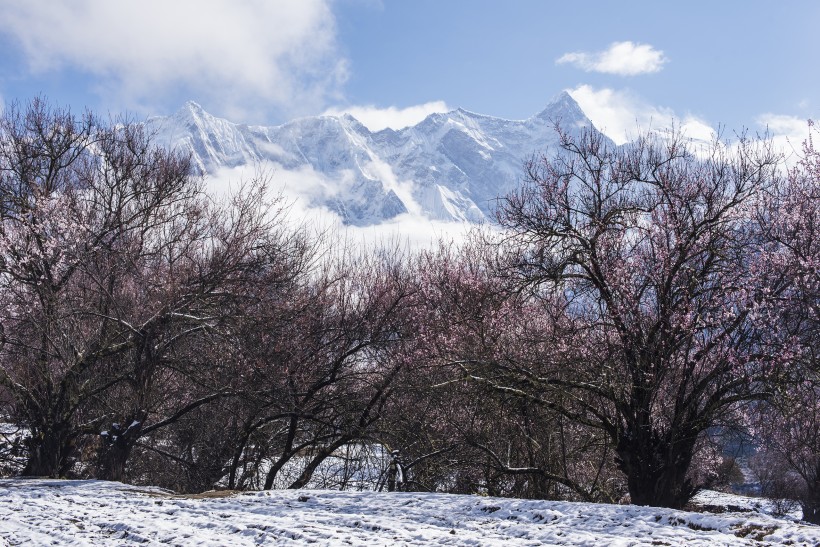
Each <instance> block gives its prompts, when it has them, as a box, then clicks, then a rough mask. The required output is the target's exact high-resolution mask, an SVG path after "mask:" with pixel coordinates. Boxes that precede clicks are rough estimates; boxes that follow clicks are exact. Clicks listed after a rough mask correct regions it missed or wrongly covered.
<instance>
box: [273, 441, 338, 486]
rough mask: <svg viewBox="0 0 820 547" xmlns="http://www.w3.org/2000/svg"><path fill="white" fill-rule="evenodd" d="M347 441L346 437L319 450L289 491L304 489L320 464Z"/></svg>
mask: <svg viewBox="0 0 820 547" xmlns="http://www.w3.org/2000/svg"><path fill="white" fill-rule="evenodd" d="M349 441H350V439H349V438H348V437H342V438H339V439H336V440H335V441H333V442H332V443H331V444H329V445H327V446H325V447H322V448H320V449H319V451H318V453H317V454H316V455H315V456H314V457H313V459H312V460H310V463H308V464H307V467H305V469H304V470H303V471H302V473H301V474H300V475H299V477H298V478H297V479H296V480H295V481H293V483H292V484H291V485H290V486H288V488H289V489H291V490H298V489H299V488H304V487H305V486H307V483H308V482H310V479H311V478H312V477H313V473H315V472H316V469H317V468H318V467H319V466H320V465H321V464H322V462H323V461H325V460H326V459H327V458H328V457H329V456H331V455H332V454H333V453H334V452H335V451H336V450H337V449H339V448H341V447H342V446H344V445H345V444H346V443H348V442H349Z"/></svg>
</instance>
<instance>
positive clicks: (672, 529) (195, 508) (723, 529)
mask: <svg viewBox="0 0 820 547" xmlns="http://www.w3.org/2000/svg"><path fill="white" fill-rule="evenodd" d="M699 502H700V503H702V504H708V505H710V506H712V507H713V508H714V507H717V506H727V505H731V511H727V512H722V513H718V514H713V513H701V512H685V511H674V510H669V509H655V508H647V507H634V506H616V505H593V504H586V503H568V502H548V501H524V500H513V499H498V498H487V497H479V496H455V495H445V494H421V493H390V494H388V493H373V492H338V491H327V490H324V491H322V490H298V491H282V490H277V491H272V492H245V493H237V494H232V495H227V494H225V493H218V494H217V493H212V494H208V493H206V494H200V495H197V496H176V495H173V494H171V493H168V492H164V491H161V490H158V489H145V488H138V487H133V486H127V485H123V484H120V483H106V482H100V481H59V480H37V479H28V480H25V479H20V480H16V479H9V480H2V481H0V545H3V546H5V545H72V546H73V545H106V546H107V545H132V544H134V545H137V544H140V545H197V546H199V545H202V546H217V545H219V546H226V545H305V544H318V545H391V546H399V545H505V546H513V545H533V546H535V545H612V546H627V545H686V546H687V547H695V546H721V545H792V546H804V545H805V546H817V545H820V527H816V526H809V525H806V524H802V523H800V522H797V521H795V520H794V519H793V518H776V517H773V516H771V515H768V514H766V512H765V506H761V505H760V503H759V502H757V501H755V500H752V499H750V498H741V497H737V496H726V495H722V494H720V495H719V494H711V493H706V494H702V495H701V496H700V498H699Z"/></svg>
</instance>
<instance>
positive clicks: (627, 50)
mask: <svg viewBox="0 0 820 547" xmlns="http://www.w3.org/2000/svg"><path fill="white" fill-rule="evenodd" d="M667 61H668V59H667V58H666V56H664V54H663V51H660V50H657V49H655V48H653V47H652V46H650V45H649V44H636V43H634V42H614V43H613V44H611V45H610V46H609V48H608V49H606V50H604V51H597V52H594V53H589V52H584V51H576V52H573V53H565V54H564V55H562V56H561V57H559V58H558V59H557V60H556V61H555V62H556V63H557V64H565V63H568V64H571V65H575V66H576V67H578V68H580V69H583V70H585V71H587V72H603V73H606V74H619V75H621V76H634V75H636V74H647V73H651V72H658V71H659V70H661V69H662V68H663V65H664V63H666V62H667Z"/></svg>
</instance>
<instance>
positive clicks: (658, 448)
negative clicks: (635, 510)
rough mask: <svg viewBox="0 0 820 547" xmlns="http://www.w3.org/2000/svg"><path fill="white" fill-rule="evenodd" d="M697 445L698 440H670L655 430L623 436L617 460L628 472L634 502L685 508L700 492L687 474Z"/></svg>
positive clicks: (623, 469)
mask: <svg viewBox="0 0 820 547" xmlns="http://www.w3.org/2000/svg"><path fill="white" fill-rule="evenodd" d="M694 448H695V442H694V439H687V440H685V441H679V442H670V441H668V440H664V439H660V438H659V437H658V436H657V435H656V434H654V433H647V434H645V435H644V436H641V435H633V436H630V437H622V438H621V440H620V441H619V442H618V446H617V447H616V453H617V463H618V467H619V468H620V469H621V471H623V472H624V474H626V478H627V485H628V488H629V497H630V499H631V502H632V503H633V504H635V505H651V506H654V507H670V508H673V509H681V508H683V507H684V506H685V505H686V504H687V503H688V502H689V500H690V498H691V497H692V496H693V495H694V494H695V493H696V492H697V487H696V486H695V485H693V484H692V482H691V481H690V480H689V478H688V476H687V475H688V471H689V466H690V464H691V463H692V457H693V455H694Z"/></svg>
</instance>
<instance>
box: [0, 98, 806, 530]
mask: <svg viewBox="0 0 820 547" xmlns="http://www.w3.org/2000/svg"><path fill="white" fill-rule="evenodd" d="M559 134H560V136H561V148H562V152H561V153H560V154H557V155H555V156H553V157H536V158H534V159H533V160H532V161H531V162H529V163H528V165H527V169H526V177H525V181H524V183H523V184H522V186H521V189H520V190H519V191H518V192H516V193H514V194H511V195H509V196H506V197H505V198H503V199H501V200H500V202H499V208H498V224H499V225H500V227H501V229H500V230H499V229H495V228H493V229H487V230H483V231H477V232H476V233H474V234H473V236H472V237H471V238H470V240H469V241H468V242H467V243H466V244H464V245H461V246H454V245H445V244H443V245H442V246H441V247H439V248H438V249H436V250H433V251H419V252H408V251H405V250H401V249H399V248H386V249H381V250H376V251H374V250H367V251H363V250H354V249H352V248H350V247H346V246H343V245H340V244H338V242H335V241H331V240H330V238H329V237H327V236H326V235H325V236H322V235H316V234H313V233H311V232H310V230H308V229H307V228H305V227H294V225H293V222H292V219H291V220H288V219H286V212H287V211H286V207H284V206H283V202H282V201H281V200H273V201H270V200H269V199H268V196H269V195H270V192H269V190H268V188H267V187H266V185H265V181H264V180H263V179H261V178H260V180H255V181H251V182H248V183H247V184H246V185H245V186H244V187H242V188H241V189H240V190H239V191H238V192H236V194H235V195H234V196H233V197H232V198H230V199H229V200H227V201H225V202H214V201H212V200H211V199H210V198H209V197H208V196H207V195H206V194H205V193H204V192H203V190H202V181H201V180H200V179H198V178H197V177H195V176H192V174H191V173H192V170H191V165H190V162H189V160H188V158H186V157H185V156H181V155H180V154H178V153H175V152H172V151H167V150H164V149H161V148H157V147H155V146H153V145H152V143H151V140H150V135H146V134H145V133H144V132H143V129H142V127H141V126H140V125H139V124H134V123H113V122H108V123H106V122H102V121H100V120H99V119H97V118H95V117H93V116H92V115H90V114H86V115H83V116H74V115H72V114H71V113H69V112H67V111H64V110H61V109H55V108H52V107H51V106H49V105H48V104H46V103H45V102H44V101H42V100H34V101H32V102H31V103H30V104H28V105H26V106H25V107H18V106H11V107H9V108H7V109H6V111H5V112H4V113H3V115H2V119H0V140H1V141H2V142H1V143H0V301H1V305H0V405H2V406H1V407H0V414H2V417H3V422H5V424H4V426H3V427H4V429H3V430H2V431H0V435H2V437H0V439H3V438H4V439H5V442H3V443H2V445H0V458H2V459H3V462H2V463H3V468H4V469H6V472H7V473H13V472H19V473H22V474H25V475H45V476H93V477H99V478H104V479H112V480H128V481H132V482H141V483H153V484H160V485H163V486H167V487H170V488H174V489H177V490H185V491H201V490H205V489H210V488H213V487H215V486H217V487H224V488H231V489H249V488H272V487H291V488H299V487H303V486H305V485H307V484H314V483H315V481H316V480H317V477H318V475H319V474H321V473H325V472H327V470H328V469H333V473H330V474H329V475H327V476H326V477H325V479H327V480H332V481H334V482H332V483H331V482H325V483H323V484H324V485H325V486H337V487H345V486H348V487H349V486H353V485H355V486H358V487H364V486H365V485H369V486H373V485H377V486H380V485H383V484H385V483H386V482H389V483H390V484H393V481H392V478H391V480H390V481H387V480H386V475H385V473H386V468H387V465H388V464H389V461H390V456H389V454H390V452H391V451H393V450H399V454H400V458H401V461H402V463H403V466H402V471H403V473H402V475H403V476H402V478H403V480H404V485H405V486H404V487H405V488H409V489H424V490H439V491H449V492H486V493H488V494H491V495H514V496H524V497H539V498H566V499H584V500H603V501H617V500H619V499H621V498H622V497H623V495H624V494H625V493H628V494H629V496H630V498H631V500H632V502H634V503H639V504H652V505H662V506H670V507H681V506H683V505H684V504H685V503H687V501H688V500H689V499H690V497H691V496H692V495H693V494H694V493H695V492H696V491H697V489H698V488H701V487H703V486H704V485H709V484H713V483H715V481H717V480H718V479H719V478H720V477H721V475H722V474H723V475H725V473H724V472H725V469H726V462H727V460H728V452H727V450H726V443H725V442H722V439H725V438H727V436H729V435H730V434H734V435H735V436H736V437H737V435H740V434H743V435H746V436H750V435H751V436H754V437H755V438H757V439H758V441H757V449H758V451H759V454H760V456H759V461H764V460H765V461H766V462H768V463H767V464H766V466H765V468H766V469H775V468H777V469H780V470H782V472H780V473H778V474H776V475H774V478H773V479H771V480H769V481H768V482H765V484H769V483H772V481H773V480H775V479H777V480H780V481H781V483H782V482H783V481H784V480H785V481H787V482H788V483H789V484H791V485H792V490H793V492H792V494H793V495H795V496H797V497H799V498H800V500H801V502H802V503H803V509H804V515H805V518H806V519H807V520H812V521H813V522H817V521H818V519H820V514H818V508H820V435H818V431H820V420H818V417H820V409H818V408H817V400H818V397H817V393H818V391H817V390H818V384H817V380H818V372H820V368H818V363H817V353H816V351H817V350H816V348H817V347H820V346H818V315H820V314H819V313H818V311H819V310H820V297H819V296H818V287H820V274H818V265H819V264H820V262H819V260H820V250H819V249H818V247H820V244H818V237H817V236H818V234H817V231H818V227H819V226H820V218H818V200H819V199H820V197H819V196H818V186H820V185H819V184H818V180H820V153H818V152H817V151H815V149H814V147H813V144H812V143H811V141H809V142H807V143H806V145H805V147H804V150H803V154H802V160H801V161H800V162H799V163H797V164H796V165H795V166H794V167H792V168H791V169H788V170H786V169H785V168H784V167H783V166H782V164H781V162H780V158H778V157H777V156H776V155H775V154H773V153H772V151H771V150H769V149H768V148H767V147H766V143H765V142H760V141H757V140H753V139H748V140H747V139H740V141H739V142H738V143H737V144H736V145H733V146H732V147H727V146H724V145H719V144H716V145H715V146H714V147H712V148H711V149H710V150H709V152H708V154H703V153H702V152H701V153H700V154H698V155H695V154H693V152H692V151H691V150H690V149H689V148H688V147H687V146H686V142H685V141H684V140H683V139H682V138H680V137H679V136H676V135H672V136H666V137H653V136H646V137H644V138H642V139H639V140H638V141H636V142H634V143H632V144H630V145H627V146H624V147H620V148H615V147H612V146H611V145H609V143H608V142H607V141H606V139H605V138H604V137H602V136H601V135H600V134H598V133H596V132H594V131H590V132H581V133H578V134H569V133H559ZM534 146H537V143H534ZM764 456H765V457H764ZM18 463H19V466H18V467H15V465H17V464H18ZM331 463H332V464H333V465H330V464H331ZM373 470H375V471H376V475H374V476H373V477H371V478H370V479H367V478H366V477H365V474H366V472H368V471H373ZM394 470H395V467H394ZM380 472H381V475H379V473H380ZM770 475H771V474H770ZM767 476H769V475H767ZM311 480H313V481H314V482H313V483H311ZM367 480H370V481H371V482H369V483H367V482H366V481H367ZM772 484H773V483H772Z"/></svg>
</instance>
